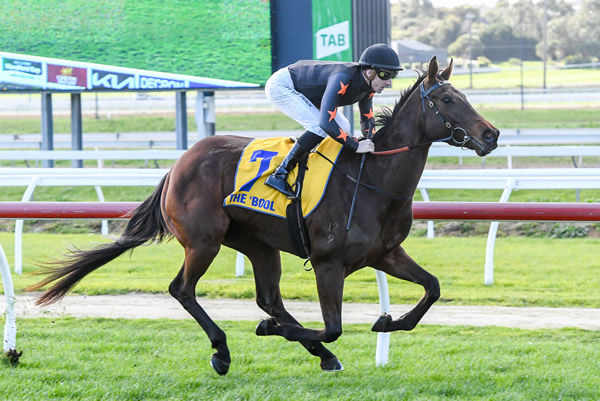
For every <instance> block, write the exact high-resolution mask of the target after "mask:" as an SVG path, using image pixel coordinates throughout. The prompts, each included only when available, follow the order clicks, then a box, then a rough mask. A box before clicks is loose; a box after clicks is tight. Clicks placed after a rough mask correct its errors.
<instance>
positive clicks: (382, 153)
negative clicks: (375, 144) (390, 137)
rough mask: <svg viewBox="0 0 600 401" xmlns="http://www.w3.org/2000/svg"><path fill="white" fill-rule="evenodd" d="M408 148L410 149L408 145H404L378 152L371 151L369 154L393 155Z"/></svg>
mask: <svg viewBox="0 0 600 401" xmlns="http://www.w3.org/2000/svg"><path fill="white" fill-rule="evenodd" d="M408 150H410V146H405V147H403V148H398V149H391V150H382V151H379V152H371V154H372V155H375V156H385V155H393V154H395V153H401V152H406V151H408Z"/></svg>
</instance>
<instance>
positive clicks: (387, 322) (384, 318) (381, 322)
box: [371, 313, 392, 333]
mask: <svg viewBox="0 0 600 401" xmlns="http://www.w3.org/2000/svg"><path fill="white" fill-rule="evenodd" d="M391 324H392V316H391V315H388V314H387V313H384V314H383V315H381V316H379V319H377V321H376V322H375V324H374V325H373V327H371V331H376V332H378V333H387V332H389V331H390V326H391Z"/></svg>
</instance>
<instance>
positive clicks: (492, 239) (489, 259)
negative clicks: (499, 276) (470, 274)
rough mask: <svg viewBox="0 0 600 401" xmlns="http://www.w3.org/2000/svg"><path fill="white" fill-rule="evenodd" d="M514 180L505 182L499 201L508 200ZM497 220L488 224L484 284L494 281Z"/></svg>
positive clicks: (490, 283)
mask: <svg viewBox="0 0 600 401" xmlns="http://www.w3.org/2000/svg"><path fill="white" fill-rule="evenodd" d="M515 183H516V180H515V179H514V178H511V179H509V180H508V181H507V182H506V187H505V188H504V191H503V192H502V196H500V201H499V202H500V203H503V202H508V198H509V197H510V194H511V193H512V190H513V188H514V187H515ZM498 225H499V223H498V222H497V221H494V222H492V224H490V231H489V232H488V239H487V244H486V247H485V268H484V277H483V283H484V284H485V285H492V284H493V283H494V247H495V245H496V234H497V233H498Z"/></svg>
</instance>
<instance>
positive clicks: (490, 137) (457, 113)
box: [419, 57, 500, 156]
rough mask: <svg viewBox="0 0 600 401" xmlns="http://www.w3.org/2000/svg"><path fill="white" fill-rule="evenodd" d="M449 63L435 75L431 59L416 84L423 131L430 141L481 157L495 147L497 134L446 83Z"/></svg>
mask: <svg viewBox="0 0 600 401" xmlns="http://www.w3.org/2000/svg"><path fill="white" fill-rule="evenodd" d="M452 67H453V62H452V61H450V65H449V66H448V67H447V68H446V69H445V70H443V71H441V72H439V70H438V63H437V60H436V58H435V57H433V58H432V59H431V61H430V62H429V68H428V70H427V75H426V77H425V79H424V80H423V81H422V82H421V84H420V87H419V89H420V95H421V105H422V107H421V111H422V113H423V117H422V118H423V120H422V121H423V129H424V132H425V133H426V135H427V136H428V137H429V139H430V140H431V141H444V142H447V143H449V144H450V145H454V146H461V147H464V148H469V149H473V150H474V151H475V152H476V153H477V154H478V155H479V156H485V155H487V154H488V153H490V152H491V151H492V150H494V149H496V147H497V146H498V135H499V134H500V131H499V130H498V129H497V128H496V127H494V126H493V125H492V124H491V123H490V122H489V121H487V120H486V119H485V118H483V117H482V116H481V114H479V113H478V112H477V111H475V109H474V108H473V106H471V104H470V103H469V102H468V101H467V98H466V97H465V95H464V94H463V93H462V92H460V91H459V90H458V89H456V88H455V87H454V86H453V85H451V84H450V82H449V81H448V80H449V79H450V75H451V74H452Z"/></svg>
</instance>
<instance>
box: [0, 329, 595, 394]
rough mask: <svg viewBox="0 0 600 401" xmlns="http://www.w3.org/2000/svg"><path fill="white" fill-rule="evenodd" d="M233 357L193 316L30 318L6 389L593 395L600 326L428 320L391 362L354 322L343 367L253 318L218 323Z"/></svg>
mask: <svg viewBox="0 0 600 401" xmlns="http://www.w3.org/2000/svg"><path fill="white" fill-rule="evenodd" d="M219 324H220V325H221V327H222V328H223V329H224V330H225V331H226V333H227V334H228V343H229V346H230V349H231V356H232V365H231V368H230V372H229V374H228V375H227V376H225V377H219V376H217V375H216V373H215V372H214V371H213V370H212V368H211V367H210V365H209V363H208V361H209V359H210V355H211V353H212V351H211V349H210V344H209V342H208V340H207V339H206V337H205V335H204V333H203V332H202V331H201V329H200V328H199V327H198V326H197V325H196V323H195V322H193V321H191V320H185V321H167V320H156V321H149V320H134V321H128V320H110V319H73V318H58V319H35V320H34V319H22V320H20V322H19V338H18V347H17V348H18V349H21V350H23V351H24V354H23V356H22V357H21V363H20V364H19V365H17V366H16V367H10V366H8V364H6V363H5V364H4V365H5V366H1V365H0V398H1V399H6V400H11V401H20V400H260V401H265V400H286V401H287V400H307V401H308V400H324V399H338V400H359V401H364V400H377V401H379V400H426V401H435V400H460V401H465V400H507V401H508V400H510V401H515V400H536V401H545V400H548V401H550V400H552V401H554V400H595V399H597V396H598V388H600V374H599V371H598V360H599V358H600V348H599V347H598V346H597V344H598V341H600V335H599V334H598V332H595V331H585V330H579V329H562V330H518V329H507V328H497V327H488V328H473V327H461V326H458V327H439V326H419V327H418V328H417V329H415V330H414V331H412V332H398V333H392V335H391V349H390V362H389V363H388V364H387V365H386V366H385V367H379V368H377V367H375V363H374V362H375V361H374V350H375V342H376V338H377V336H376V335H375V334H374V333H372V332H370V331H369V326H367V325H345V326H344V334H343V335H342V336H341V337H340V338H339V339H338V340H337V341H336V342H335V343H333V344H330V345H328V347H329V348H330V349H331V350H332V351H333V352H334V353H335V354H336V355H337V356H338V358H339V359H340V361H341V362H342V363H343V364H344V368H345V370H344V371H343V372H341V373H334V374H331V373H329V374H328V373H323V372H321V371H320V368H319V364H318V359H316V358H315V357H312V356H310V355H309V354H308V353H307V352H306V351H305V350H304V349H303V348H302V347H301V346H300V345H298V344H297V343H291V342H288V341H286V340H283V339H281V338H272V337H256V336H255V335H254V334H253V332H254V326H255V324H256V323H255V322H219Z"/></svg>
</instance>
